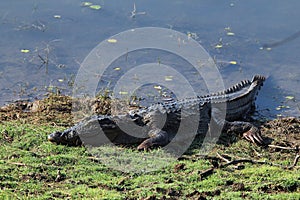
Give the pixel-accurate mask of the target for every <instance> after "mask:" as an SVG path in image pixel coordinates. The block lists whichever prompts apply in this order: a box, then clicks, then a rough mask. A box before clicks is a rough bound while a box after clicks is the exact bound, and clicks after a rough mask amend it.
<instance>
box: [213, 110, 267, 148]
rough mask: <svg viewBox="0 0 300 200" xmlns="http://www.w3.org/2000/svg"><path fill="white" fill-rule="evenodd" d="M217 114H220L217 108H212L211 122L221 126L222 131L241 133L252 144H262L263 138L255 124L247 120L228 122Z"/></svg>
mask: <svg viewBox="0 0 300 200" xmlns="http://www.w3.org/2000/svg"><path fill="white" fill-rule="evenodd" d="M219 114H220V110H218V109H213V110H212V119H213V122H214V123H213V124H215V125H216V127H219V128H221V127H222V131H223V132H227V133H230V132H232V133H235V134H237V135H241V136H242V137H243V138H244V139H246V140H247V141H249V142H252V143H254V144H259V145H263V144H264V140H263V138H262V137H261V132H260V130H259V129H258V128H257V127H256V126H254V125H253V124H251V123H249V122H243V121H233V122H229V121H227V120H225V119H222V118H220V117H218V116H219Z"/></svg>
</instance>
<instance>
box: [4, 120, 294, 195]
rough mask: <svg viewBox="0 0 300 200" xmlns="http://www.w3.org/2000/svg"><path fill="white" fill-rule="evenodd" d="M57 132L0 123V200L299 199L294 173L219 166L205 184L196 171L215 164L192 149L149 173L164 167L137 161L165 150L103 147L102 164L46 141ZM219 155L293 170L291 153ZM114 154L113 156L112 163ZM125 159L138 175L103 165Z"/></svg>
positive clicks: (235, 147)
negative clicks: (126, 199) (266, 161)
mask: <svg viewBox="0 0 300 200" xmlns="http://www.w3.org/2000/svg"><path fill="white" fill-rule="evenodd" d="M61 129H63V127H53V126H52V127H51V126H46V125H30V124H22V123H21V122H13V121H11V122H2V123H1V124H0V187H1V191H0V199H68V198H69V199H76V198H77V199H125V198H129V199H143V198H150V197H156V198H163V197H166V198H169V199H197V198H199V197H200V196H202V197H206V198H208V199H212V198H213V199H242V198H248V199H299V198H300V172H299V168H295V169H292V170H287V169H283V168H280V167H277V166H270V165H256V164H243V167H241V169H236V168H234V166H228V167H226V168H222V169H216V170H215V171H214V173H213V174H212V175H210V176H208V177H206V178H204V179H202V178H201V176H200V174H201V173H202V172H203V171H204V170H206V169H209V168H211V167H212V164H211V162H212V160H211V159H209V157H206V158H202V157H201V156H199V152H198V151H197V149H190V150H189V151H188V153H187V155H186V156H185V157H184V158H182V159H180V160H176V161H174V162H171V161H172V159H171V160H170V161H169V160H168V159H167V158H168V157H163V158H164V159H166V160H163V161H167V162H169V165H167V166H164V167H162V168H160V169H159V170H156V171H151V170H150V169H151V167H156V166H159V165H162V163H163V164H165V162H162V160H160V159H151V162H141V160H139V159H140V158H141V156H142V157H143V156H144V157H145V159H147V158H148V157H147V156H160V157H162V156H163V155H166V154H164V152H163V150H162V149H154V150H151V151H150V152H138V151H136V150H134V147H117V152H118V150H122V151H121V152H122V153H120V154H117V156H116V149H115V148H112V147H101V148H100V149H99V150H98V151H97V154H98V155H99V156H98V158H99V159H100V161H99V160H97V159H92V158H94V156H95V154H91V152H90V151H87V149H86V148H84V147H66V146H60V145H58V146H57V145H53V144H51V143H50V142H48V141H47V140H46V138H47V134H48V133H51V132H53V131H54V130H61ZM195 146H197V145H195ZM216 152H219V153H221V154H228V155H232V156H234V157H236V158H239V157H242V158H251V159H255V160H268V161H270V162H272V163H276V164H283V165H290V164H291V163H292V162H293V158H294V154H292V153H282V152H270V150H268V149H264V148H260V147H256V146H254V145H252V144H249V143H247V142H245V141H243V140H240V141H238V142H236V143H234V144H232V145H230V146H229V147H227V146H224V145H218V146H216V147H215V148H214V150H213V152H211V153H210V156H215V155H216ZM258 154H260V156H258ZM101 155H106V156H102V157H101ZM112 155H114V156H115V157H117V158H118V159H115V160H114V159H111V160H109V158H110V157H111V156H112ZM129 158H130V159H129ZM101 159H102V160H101ZM124 160H125V161H126V162H128V163H127V164H128V165H126V167H127V168H128V169H129V168H130V167H138V169H139V170H140V172H141V173H138V174H135V173H133V172H128V173H126V172H121V171H118V170H115V169H111V168H109V167H108V166H107V165H105V164H104V163H110V166H117V165H118V162H123V161H124ZM128 160H129V161H128ZM136 165H139V166H136ZM143 170H146V171H147V170H148V171H150V172H147V173H143V172H142V171H143ZM125 171H126V170H125Z"/></svg>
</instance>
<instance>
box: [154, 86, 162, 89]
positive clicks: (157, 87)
mask: <svg viewBox="0 0 300 200" xmlns="http://www.w3.org/2000/svg"><path fill="white" fill-rule="evenodd" d="M154 89H157V90H161V89H162V88H161V86H160V85H154Z"/></svg>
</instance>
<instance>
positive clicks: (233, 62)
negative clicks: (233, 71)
mask: <svg viewBox="0 0 300 200" xmlns="http://www.w3.org/2000/svg"><path fill="white" fill-rule="evenodd" d="M229 63H230V64H232V65H236V64H237V62H236V61H234V60H232V61H230V62H229Z"/></svg>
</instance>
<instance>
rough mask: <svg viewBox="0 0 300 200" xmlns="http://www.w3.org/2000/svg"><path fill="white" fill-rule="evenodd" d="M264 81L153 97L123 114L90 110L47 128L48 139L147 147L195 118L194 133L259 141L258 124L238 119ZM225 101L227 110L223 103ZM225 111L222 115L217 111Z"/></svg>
mask: <svg viewBox="0 0 300 200" xmlns="http://www.w3.org/2000/svg"><path fill="white" fill-rule="evenodd" d="M264 81H265V77H264V76H260V75H256V76H254V77H253V79H252V81H249V80H244V81H241V82H240V83H238V84H236V85H234V86H232V87H230V88H228V89H227V90H225V91H221V92H218V93H214V94H210V95H206V96H201V97H197V98H190V99H183V100H179V101H172V102H163V103H157V104H154V105H152V106H150V107H148V108H143V109H139V110H136V111H131V112H129V113H128V114H127V115H116V116H108V115H98V116H92V117H89V118H87V119H85V120H83V121H81V122H80V123H78V124H77V125H75V126H73V127H71V128H69V129H67V130H65V131H63V132H54V133H52V134H50V135H49V136H48V140H49V141H51V142H53V143H56V144H62V145H69V146H78V145H82V144H83V143H84V144H86V145H92V146H99V145H102V144H105V143H110V142H113V143H116V144H132V143H140V145H139V146H138V149H148V148H150V147H152V146H164V145H166V144H168V143H169V142H170V141H171V140H172V139H173V138H174V137H175V136H176V133H177V132H178V129H179V126H180V124H181V122H183V121H184V125H186V126H193V125H194V124H198V125H199V126H198V129H197V133H198V134H206V133H207V131H208V130H210V132H214V131H218V130H222V131H223V132H233V133H236V134H238V135H241V136H242V137H243V138H245V139H246V140H248V141H250V142H252V143H256V144H260V145H261V144H263V143H264V141H263V138H262V137H261V133H260V131H259V129H258V128H257V127H255V126H254V125H252V124H251V123H249V122H244V121H237V120H240V119H244V118H246V117H247V116H249V114H250V113H251V112H252V111H253V110H254V108H255V97H256V95H257V92H258V90H259V89H260V87H261V86H262V85H263V82H264ZM224 104H225V105H226V110H224V106H222V105H224ZM224 112H226V118H225V119H223V118H222V117H221V116H223V115H222V113H224ZM193 120H196V121H193ZM127 133H129V134H127ZM133 135H134V136H133ZM183 137H185V136H183ZM186 137H189V136H188V135H186ZM184 139H185V138H180V140H184Z"/></svg>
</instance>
